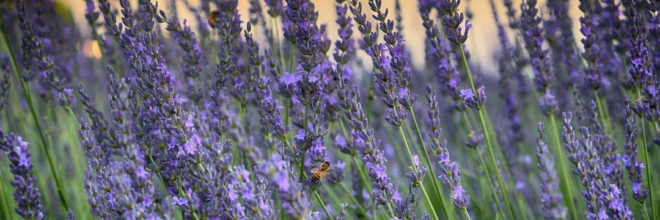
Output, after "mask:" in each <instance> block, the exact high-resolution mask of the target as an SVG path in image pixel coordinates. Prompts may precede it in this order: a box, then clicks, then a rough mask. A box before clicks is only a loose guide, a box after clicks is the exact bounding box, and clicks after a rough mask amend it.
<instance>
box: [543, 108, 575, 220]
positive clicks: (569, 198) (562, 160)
mask: <svg viewBox="0 0 660 220" xmlns="http://www.w3.org/2000/svg"><path fill="white" fill-rule="evenodd" d="M550 125H552V128H550V129H552V136H553V139H554V142H555V144H554V146H555V151H556V152H557V154H558V158H557V160H558V161H557V165H558V166H559V172H561V175H562V177H561V178H560V179H561V182H562V185H564V187H563V188H564V191H563V194H564V196H565V197H564V202H565V203H567V204H566V205H568V209H569V212H570V213H571V216H573V219H578V212H577V209H576V207H575V202H574V201H575V200H574V198H575V197H574V196H573V192H575V191H574V190H573V184H571V183H570V182H569V180H570V178H571V176H570V173H569V171H567V167H566V166H567V165H568V161H566V158H567V157H566V155H565V154H564V151H563V149H562V147H561V141H560V140H559V131H558V130H557V119H556V118H555V114H554V113H551V114H550Z"/></svg>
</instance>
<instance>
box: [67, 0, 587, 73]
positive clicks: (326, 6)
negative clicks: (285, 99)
mask: <svg viewBox="0 0 660 220" xmlns="http://www.w3.org/2000/svg"><path fill="white" fill-rule="evenodd" d="M59 1H61V2H62V3H64V4H65V5H67V6H68V7H69V8H70V9H71V11H72V13H73V17H74V19H75V21H76V22H77V24H78V26H80V27H81V31H83V33H84V34H86V33H90V32H89V31H88V30H89V29H88V28H89V27H88V25H87V23H86V21H85V18H84V13H85V2H84V1H83V0H59ZM189 1H190V2H191V3H192V4H193V5H198V3H199V0H189ZM361 1H362V2H363V4H365V6H366V2H367V1H366V0H361ZM400 1H401V8H402V12H403V13H402V14H403V27H404V31H403V35H404V37H405V39H406V45H407V46H408V49H409V50H410V52H411V53H412V57H413V61H412V64H413V65H415V67H418V68H420V67H422V65H423V64H424V38H425V33H424V27H423V26H422V25H421V24H422V23H421V22H422V21H421V17H420V15H419V11H418V8H417V1H416V0H400ZM521 1H522V0H517V1H516V0H514V4H515V5H517V6H516V10H517V12H518V13H519V11H520V7H519V5H520V3H521ZM110 2H114V4H113V7H115V8H118V7H119V3H118V2H119V1H117V0H110ZM131 2H132V5H133V6H135V5H136V4H137V0H132V1H131ZM158 2H159V9H163V10H164V9H166V5H167V3H168V2H169V0H168V1H163V0H160V1H158ZM262 2H263V1H262ZM313 2H314V3H315V5H316V10H317V11H318V12H319V20H318V22H319V24H327V25H328V28H329V29H328V30H329V31H328V34H329V37H330V38H331V39H336V38H337V31H336V29H337V25H336V24H335V18H336V14H335V8H334V6H335V1H334V0H313ZM495 2H496V4H497V6H498V13H499V15H500V20H501V21H507V19H506V17H505V13H504V10H505V9H504V5H503V4H502V1H501V0H495ZM570 4H571V7H570V10H569V13H570V16H571V18H572V19H573V20H574V25H573V28H574V32H575V33H576V38H577V40H579V39H581V35H580V33H579V31H578V30H579V23H577V19H578V18H579V16H580V15H581V14H580V11H579V10H578V8H577V5H578V1H577V0H576V1H571V3H570ZM383 6H384V7H386V8H389V9H390V14H389V18H391V19H393V20H394V0H383ZM461 6H462V10H461V11H463V12H465V8H466V7H469V9H470V10H471V11H472V12H473V14H474V17H473V18H472V20H471V21H470V22H471V23H472V24H473V29H472V30H471V31H470V33H469V38H468V42H467V46H468V50H469V51H470V53H472V57H473V58H472V59H473V61H474V63H475V64H476V66H477V67H478V68H481V69H482V70H483V71H485V72H486V73H490V74H496V72H494V71H496V68H492V67H494V65H493V64H494V63H493V54H494V53H496V52H497V51H498V50H499V42H498V40H497V32H496V27H495V22H494V20H493V15H492V13H491V9H490V4H489V1H488V0H470V1H466V0H463V1H462V3H461ZM539 6H545V1H543V0H541V1H540V2H539ZM97 7H98V5H97ZM248 7H249V3H248V0H239V12H240V13H241V15H242V19H243V20H244V21H243V22H245V20H247V18H248V17H247V15H248ZM264 10H265V9H264ZM364 11H365V12H366V13H367V14H368V15H370V14H369V13H370V11H369V8H368V6H367V7H365V9H364ZM178 13H179V18H180V19H181V20H183V19H188V24H189V25H191V26H192V27H196V24H195V23H196V21H195V19H194V17H193V16H192V15H191V14H190V12H189V11H187V10H186V9H185V6H184V5H183V3H182V2H178ZM541 13H546V11H545V9H543V10H541ZM99 22H103V18H100V19H99ZM436 22H439V21H436ZM161 27H162V28H164V27H165V25H161ZM254 33H255V35H258V33H259V32H254ZM513 34H514V33H510V35H509V36H510V37H513V36H514V35H513ZM353 36H354V37H361V35H360V33H359V32H358V31H357V29H356V30H355V32H354V34H353ZM167 46H170V45H164V47H165V48H166V47H167ZM331 51H332V49H331ZM367 61H368V60H367ZM365 63H367V64H369V63H370V62H365Z"/></svg>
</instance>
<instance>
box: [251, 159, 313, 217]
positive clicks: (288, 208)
mask: <svg viewBox="0 0 660 220" xmlns="http://www.w3.org/2000/svg"><path fill="white" fill-rule="evenodd" d="M256 172H257V174H258V175H261V176H262V177H264V178H266V179H267V180H268V182H269V183H270V185H271V186H272V187H275V189H277V196H278V199H279V200H280V202H282V209H283V210H284V213H285V214H286V217H287V218H290V219H301V218H303V219H304V218H305V217H306V216H307V215H308V214H309V213H310V210H311V208H312V203H311V201H309V200H307V197H306V196H305V193H304V192H303V188H302V185H301V184H300V183H298V182H296V181H294V180H293V174H292V173H291V172H292V170H291V167H290V166H289V163H288V162H286V161H283V160H282V158H281V156H280V155H279V154H273V156H272V157H271V158H270V159H269V160H267V161H265V162H264V163H262V164H261V165H260V166H259V167H258V168H257V171H256Z"/></svg>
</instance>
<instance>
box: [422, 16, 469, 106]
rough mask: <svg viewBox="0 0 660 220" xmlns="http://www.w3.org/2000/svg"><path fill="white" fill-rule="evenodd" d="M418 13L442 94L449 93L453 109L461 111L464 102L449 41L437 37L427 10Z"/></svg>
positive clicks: (436, 31) (437, 32)
mask: <svg viewBox="0 0 660 220" xmlns="http://www.w3.org/2000/svg"><path fill="white" fill-rule="evenodd" d="M420 13H421V16H422V21H423V22H422V25H423V26H424V28H425V29H426V38H427V39H428V41H429V43H430V44H431V47H433V49H432V50H431V54H432V55H433V58H435V59H436V60H437V69H438V80H439V81H440V83H442V84H443V85H444V87H442V88H443V89H442V91H443V92H442V94H449V97H450V98H451V99H452V100H454V109H456V110H458V111H463V110H464V109H465V102H464V101H463V98H462V96H461V94H460V91H459V88H458V86H459V84H460V77H459V75H458V71H457V70H456V69H455V68H454V66H453V65H451V61H450V56H449V55H450V54H451V50H450V48H451V47H450V45H449V42H447V41H446V40H444V39H443V38H440V37H439V31H438V29H437V27H435V26H434V25H433V20H431V19H430V18H429V12H427V11H421V12H420Z"/></svg>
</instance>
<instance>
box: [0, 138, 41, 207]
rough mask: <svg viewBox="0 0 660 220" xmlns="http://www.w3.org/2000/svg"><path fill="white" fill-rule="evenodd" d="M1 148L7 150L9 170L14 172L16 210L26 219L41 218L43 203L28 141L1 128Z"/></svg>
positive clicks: (12, 183) (12, 182)
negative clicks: (33, 173)
mask: <svg viewBox="0 0 660 220" xmlns="http://www.w3.org/2000/svg"><path fill="white" fill-rule="evenodd" d="M0 149H1V150H5V151H6V153H7V157H8V158H9V171H11V173H12V174H14V180H13V181H11V185H12V186H13V187H14V189H15V191H14V200H15V201H16V208H15V209H14V211H16V213H17V214H18V215H20V216H21V217H23V218H25V219H35V218H36V219H41V218H42V217H43V214H42V213H41V203H40V202H39V197H40V196H41V194H40V193H39V189H37V187H36V183H37V178H36V177H35V176H33V175H32V174H31V173H30V172H32V162H30V155H31V153H30V149H29V148H28V143H27V142H25V141H23V138H22V137H21V136H15V135H13V134H9V135H5V134H4V132H3V131H2V129H0Z"/></svg>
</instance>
